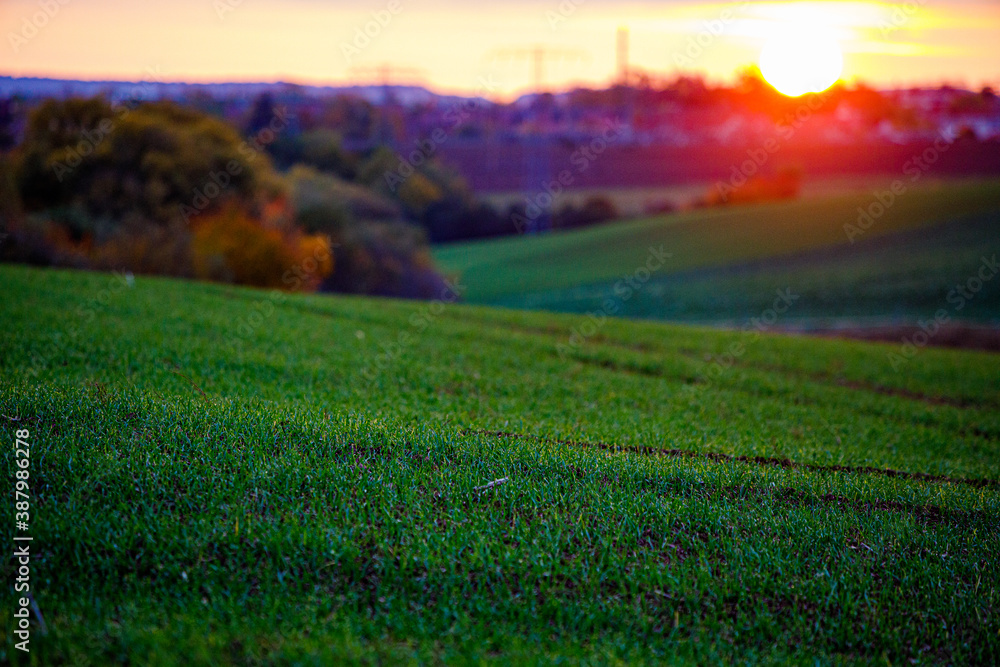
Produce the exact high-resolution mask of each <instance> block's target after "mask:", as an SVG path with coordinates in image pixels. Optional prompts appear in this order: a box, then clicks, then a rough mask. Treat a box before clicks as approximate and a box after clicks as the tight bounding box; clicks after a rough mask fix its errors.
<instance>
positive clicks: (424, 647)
mask: <svg viewBox="0 0 1000 667" xmlns="http://www.w3.org/2000/svg"><path fill="white" fill-rule="evenodd" d="M703 215H716V213H714V212H713V213H705V214H703ZM662 224H663V223H640V225H639V227H640V228H641V227H642V225H647V226H648V228H649V237H650V238H651V239H653V240H656V238H658V237H657V233H658V232H657V230H658V229H659V228H660V227H659V226H662ZM671 224H674V225H677V224H681V223H679V222H678V223H671ZM610 231H611V230H610V229H601V230H593V231H592V232H590V233H589V234H590V238H595V237H600V236H601V235H603V234H608V233H610ZM694 234H695V231H694V230H693V229H692V231H691V232H690V235H691V237H692V238H693V235H694ZM653 240H651V241H648V242H653ZM540 242H541V243H542V244H543V245H545V244H546V243H551V240H549V239H540ZM594 243H597V242H596V240H595V241H594ZM643 243H647V241H643ZM692 243H694V241H692ZM762 243H763V241H762ZM585 245H586V244H583V246H585ZM515 246H516V243H512V244H511V247H512V248H513V247H515ZM737 250H738V248H735V247H734V249H733V251H732V252H733V253H734V254H735V253H736V252H737ZM512 252H513V251H512ZM553 252H554V251H553ZM620 252H621V254H620V257H627V256H628V253H627V251H626V250H625V249H621V251H620ZM742 254H743V255H748V254H752V252H750V251H745V252H743V253H742ZM609 266H610V263H609ZM615 270H617V269H615ZM532 280H534V281H535V282H537V281H538V280H540V278H538V277H537V275H536V277H534V278H532ZM0 282H2V284H3V286H4V297H5V298H4V299H3V300H2V301H0V367H2V379H0V425H2V427H3V428H2V432H3V435H4V438H5V439H6V441H7V443H9V446H5V447H4V448H3V452H4V453H3V456H2V461H3V469H4V474H3V479H4V480H5V483H7V484H10V486H9V487H8V492H7V494H6V497H7V498H13V488H12V487H13V478H14V470H15V455H14V438H15V432H16V430H17V429H28V430H29V431H30V437H29V438H28V440H29V442H30V448H31V459H30V461H31V465H30V473H31V477H30V494H31V519H30V534H31V535H32V536H33V538H34V541H33V542H32V549H33V552H34V554H35V559H34V560H33V561H32V565H31V568H32V572H31V585H32V591H33V594H34V597H35V599H36V600H37V602H38V604H39V607H40V609H41V612H42V613H43V615H44V617H45V620H46V621H47V623H48V626H49V634H48V635H47V636H45V637H42V636H41V635H40V633H39V631H38V630H37V629H35V631H34V634H33V636H32V644H31V648H32V653H31V654H30V656H25V655H24V654H23V653H21V652H20V651H16V650H14V649H13V641H12V635H11V628H12V627H13V618H12V616H11V614H12V612H10V611H8V610H9V609H12V606H9V605H4V606H3V607H2V609H3V613H2V614H0V636H2V637H3V639H4V642H3V651H4V653H3V654H2V655H0V661H3V662H7V661H9V662H12V663H14V664H29V663H31V662H33V663H34V664H95V665H104V664H111V663H131V664H184V665H188V664H206V665H208V664H212V665H214V664H229V663H233V664H262V663H267V664H331V663H335V662H336V663H367V664H373V663H379V662H442V663H447V664H469V663H477V664H478V663H492V664H509V663H511V662H517V663H524V662H527V663H536V664H537V663H545V664H548V663H560V664H566V663H573V664H576V663H589V664H602V665H603V664H609V663H615V662H620V661H629V662H634V663H650V664H652V663H656V662H662V661H675V662H687V663H697V664H716V663H718V662H740V663H744V662H748V663H757V664H759V663H787V662H793V663H798V664H816V663H820V664H827V663H840V664H873V663H876V662H877V663H880V664H886V663H888V664H891V665H896V664H996V663H997V661H998V660H1000V594H998V590H997V584H998V582H1000V531H998V527H1000V456H998V450H1000V383H998V382H997V380H998V378H1000V357H998V356H996V355H990V354H985V353H975V352H959V351H946V350H938V349H930V348H927V349H922V350H920V351H919V352H918V353H917V354H916V355H915V356H914V357H913V358H912V359H911V360H909V361H908V362H907V363H905V364H903V365H902V366H901V367H899V368H898V370H894V368H893V364H892V363H891V362H890V359H889V357H888V353H889V352H891V351H894V350H896V349H897V347H895V346H885V345H876V344H865V343H856V342H843V341H828V340H814V339H803V338H796V337H789V336H773V335H764V336H760V337H759V338H755V337H752V336H749V335H748V334H745V333H740V332H724V331H713V330H709V329H701V328H695V327H690V328H689V327H681V326H668V325H662V324H656V323H649V322H631V321H624V320H607V321H605V322H604V323H603V324H601V325H600V326H596V327H595V331H593V333H592V334H591V335H590V336H589V337H585V340H583V341H582V342H581V341H580V338H579V334H578V333H577V334H576V336H575V337H574V331H576V332H579V331H580V330H581V329H584V328H585V327H586V326H587V323H588V321H589V320H587V319H586V318H581V317H578V316H571V315H552V314H546V313H531V312H514V311H503V310H493V309H490V308H485V307H477V306H458V305H443V304H431V303H415V302H395V301H385V300H372V299H361V298H343V297H327V296H319V295H283V296H276V295H273V294H270V293H267V292H261V291H254V290H248V289H236V288H230V287H226V286H220V285H206V284H194V283H184V282H179V281H172V280H166V279H156V278H146V277H138V278H136V280H135V284H134V286H132V287H127V286H125V285H124V283H123V282H121V281H119V280H118V279H117V278H115V277H113V276H109V275H104V274H92V273H75V272H68V271H42V270H33V269H28V268H24V267H12V266H4V267H0ZM482 285H484V286H485V285H487V283H482ZM480 289H485V287H481V288H480ZM255 313H256V314H257V315H255ZM574 342H575V343H578V344H573V343H574ZM734 343H737V344H739V343H741V344H742V345H743V346H742V348H733V347H732V346H733V344H734ZM734 349H739V351H738V352H736V353H733V354H731V355H730V356H729V357H725V356H724V355H725V354H726V352H727V351H730V352H732V350H734ZM503 478H506V479H507V481H506V483H503V484H500V485H497V486H495V487H493V488H491V489H486V490H477V487H482V486H484V485H486V484H487V483H489V482H491V481H492V480H497V479H503ZM7 480H11V481H9V482H8V481H7ZM11 502H12V503H13V501H11ZM9 511H11V512H13V507H11V508H10V510H9ZM2 525H3V531H4V535H3V537H4V541H5V543H7V544H12V542H11V538H12V533H14V526H13V524H12V522H11V521H5V522H3V524H2ZM4 562H5V563H8V564H7V565H6V569H5V574H7V575H8V581H13V575H14V567H15V566H14V561H13V560H7V559H5V561H4ZM13 598H14V593H13V591H11V592H10V595H9V599H13ZM29 658H30V660H29Z"/></svg>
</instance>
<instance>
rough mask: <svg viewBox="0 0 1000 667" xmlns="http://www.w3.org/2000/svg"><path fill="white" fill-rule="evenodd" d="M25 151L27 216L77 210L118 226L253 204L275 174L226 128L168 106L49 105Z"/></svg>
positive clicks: (32, 123) (22, 180)
mask: <svg viewBox="0 0 1000 667" xmlns="http://www.w3.org/2000/svg"><path fill="white" fill-rule="evenodd" d="M19 154H20V160H21V162H20V169H19V185H20V193H21V196H22V198H23V200H24V204H25V207H26V209H27V210H28V211H39V210H46V209H49V210H53V209H55V210H60V209H61V210H72V211H75V214H74V215H77V216H83V217H87V218H93V219H105V220H110V221H112V224H113V226H118V225H130V226H139V227H142V226H145V225H149V224H154V225H166V224H168V223H170V222H171V221H175V220H178V219H186V218H189V217H190V215H189V214H190V213H191V212H193V213H199V212H201V211H205V210H216V209H218V208H219V207H220V206H221V205H222V204H223V203H224V202H227V201H238V202H241V203H243V204H245V205H248V206H250V205H253V204H255V203H256V202H255V201H254V197H255V195H256V193H257V191H258V182H259V180H260V179H259V177H258V172H265V173H266V172H268V171H269V170H270V166H269V163H268V162H267V160H266V158H264V157H263V156H261V155H259V154H258V153H256V152H255V151H254V150H253V149H252V148H251V147H250V146H248V145H247V144H246V143H244V142H242V141H241V139H240V137H239V135H238V134H237V133H236V132H235V131H234V130H233V128H231V127H230V126H228V125H226V124H225V123H223V122H222V121H220V120H217V119H215V118H212V117H210V116H207V115H205V114H202V113H200V112H197V111H193V110H190V109H185V108H182V107H178V106H176V105H173V104H171V103H167V102H157V103H151V104H143V105H140V106H138V107H136V108H134V109H129V108H127V107H119V108H112V107H111V106H110V105H109V104H108V103H107V102H105V101H104V100H102V99H99V98H94V99H87V100H81V99H70V100H65V101H54V100H49V101H47V102H45V103H44V104H42V105H41V106H40V107H39V108H37V109H36V110H35V111H34V112H33V113H32V115H31V117H30V119H29V123H28V128H27V132H26V136H25V140H24V142H23V144H22V146H21V147H20V149H19ZM185 211H187V212H189V213H188V214H186V213H185Z"/></svg>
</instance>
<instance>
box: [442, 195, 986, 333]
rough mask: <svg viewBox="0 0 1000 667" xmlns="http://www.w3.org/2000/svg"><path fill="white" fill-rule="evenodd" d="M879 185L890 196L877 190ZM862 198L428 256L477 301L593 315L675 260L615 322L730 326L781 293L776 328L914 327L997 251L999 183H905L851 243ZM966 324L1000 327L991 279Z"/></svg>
mask: <svg viewBox="0 0 1000 667" xmlns="http://www.w3.org/2000/svg"><path fill="white" fill-rule="evenodd" d="M882 189H885V188H882ZM875 201H876V200H875V199H874V197H873V195H872V194H870V193H865V192H861V193H857V192H855V193H852V194H839V195H835V196H815V197H811V198H807V199H803V200H799V201H794V202H786V203H776V204H760V205H754V206H741V207H733V208H726V209H708V210H698V211H693V212H688V213H681V214H677V215H671V216H665V217H659V218H650V219H644V220H639V221H635V222H625V223H613V224H609V225H605V226H601V227H594V228H590V229H586V230H582V231H576V232H569V233H561V234H552V235H549V236H547V237H535V238H509V239H501V240H494V241H483V242H477V243H468V244H460V245H448V246H442V247H440V248H438V249H437V251H436V257H437V259H438V261H439V262H440V263H441V265H442V266H443V267H444V268H445V269H446V270H447V271H449V272H450V273H452V274H453V275H456V276H460V279H461V280H462V281H463V282H464V283H465V284H466V285H467V286H468V292H467V294H466V299H467V300H469V301H471V302H474V303H483V304H492V305H501V306H506V307H512V308H530V309H542V310H552V311H560V312H576V313H584V312H593V311H595V310H599V309H601V307H602V304H604V303H605V302H606V301H607V300H608V299H616V294H615V287H616V284H620V281H621V280H622V278H623V277H625V276H631V275H634V273H635V272H636V271H637V270H638V269H639V267H641V266H643V265H644V263H645V262H646V260H647V257H648V255H649V248H650V247H657V248H660V247H662V248H663V250H664V251H666V252H669V253H671V254H672V256H671V257H670V258H669V260H667V261H666V263H665V264H664V265H663V266H661V267H658V268H657V269H656V270H655V271H653V272H652V275H651V277H650V278H649V279H648V280H647V281H646V282H645V283H643V285H642V287H641V289H637V290H633V291H631V292H630V293H629V296H628V298H627V299H624V300H622V299H617V300H618V301H619V303H617V304H616V313H615V314H616V315H619V316H626V317H634V318H647V319H662V320H673V321H696V322H705V323H725V322H733V321H742V320H745V319H746V318H748V317H751V316H753V315H756V314H757V313H759V312H760V311H761V310H762V309H763V308H766V307H767V304H768V303H770V302H771V301H773V299H774V292H775V290H778V289H784V288H791V289H793V290H794V291H795V292H796V293H797V294H799V296H800V300H799V301H798V302H797V304H796V306H795V308H794V309H792V310H791V311H790V312H789V313H788V314H787V315H786V316H785V317H784V318H783V322H784V323H789V322H791V321H794V320H801V319H817V318H820V319H822V318H852V319H855V318H880V319H887V318H890V319H896V320H905V321H909V322H912V321H916V320H917V319H919V318H923V317H928V316H930V315H932V314H933V313H934V312H935V311H936V310H937V309H938V308H941V307H948V306H947V305H946V300H947V295H948V292H949V291H950V290H951V289H952V288H953V287H954V286H955V285H956V284H957V283H959V282H962V281H964V280H965V279H967V278H968V276H970V275H973V274H974V273H975V272H976V270H977V269H978V266H979V264H980V262H981V258H982V257H983V256H986V257H987V258H989V257H991V256H992V255H994V254H996V253H998V252H1000V182H997V181H995V180H994V181H992V182H985V181H965V182H947V183H933V184H930V183H928V184H918V185H917V186H913V187H912V188H911V189H910V190H909V191H908V192H906V193H905V194H904V195H903V196H901V197H899V198H898V199H897V201H896V202H895V203H894V204H893V205H892V206H890V207H889V208H888V210H887V211H886V212H885V214H884V215H882V216H881V217H879V218H878V219H876V220H875V222H874V224H873V225H872V226H871V227H870V228H869V229H868V230H867V231H865V232H864V233H863V234H861V235H859V236H856V237H855V239H854V241H855V242H854V243H850V242H849V239H848V235H847V233H846V232H845V230H844V226H845V225H856V222H857V219H858V215H859V214H858V207H859V206H862V207H866V208H867V207H868V206H869V205H870V204H871V203H872V202H875ZM956 315H960V316H961V317H962V318H963V319H967V320H972V321H979V322H992V323H995V322H997V321H1000V281H993V282H991V283H989V284H987V285H986V289H985V290H984V291H983V292H982V293H981V294H979V295H978V296H977V298H976V299H973V300H970V301H969V303H968V307H967V308H964V309H963V312H961V313H956Z"/></svg>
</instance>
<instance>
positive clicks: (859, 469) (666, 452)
mask: <svg viewBox="0 0 1000 667" xmlns="http://www.w3.org/2000/svg"><path fill="white" fill-rule="evenodd" d="M461 433H462V434H463V435H488V436H493V437H497V438H511V439H513V438H522V439H527V440H535V441H538V442H546V443H550V444H558V445H570V446H572V447H590V448H595V449H604V450H608V451H621V452H635V453H638V454H652V455H660V456H669V457H673V458H687V459H701V460H706V461H714V462H717V463H725V462H739V463H755V464H757V465H765V466H774V467H778V468H793V469H800V470H814V471H817V472H843V473H851V474H862V475H880V476H883V477H897V478H900V479H911V480H915V481H920V482H943V483H947V484H964V485H967V486H972V487H975V488H986V489H1000V481H998V480H993V479H969V478H964V477H949V476H947V475H929V474H927V473H921V472H905V471H902V470H893V469H891V468H873V467H870V466H840V465H819V464H816V463H796V462H795V461H791V460H789V459H781V458H776V457H767V456H734V455H731V454H720V453H716V452H705V453H701V452H689V451H685V450H683V449H662V448H658V447H640V446H635V445H614V444H609V443H606V442H587V441H583V440H560V439H557V438H545V437H542V436H538V435H528V434H525V433H512V432H508V431H489V430H473V429H464V430H463V431H461Z"/></svg>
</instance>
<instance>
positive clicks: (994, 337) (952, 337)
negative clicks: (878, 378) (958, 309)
mask: <svg viewBox="0 0 1000 667" xmlns="http://www.w3.org/2000/svg"><path fill="white" fill-rule="evenodd" d="M922 331H923V330H922V329H921V328H920V327H917V326H896V325H883V326H856V327H851V326H848V327H836V328H830V329H810V330H803V331H794V333H804V334H808V335H810V336H821V337H823V338H850V339H853V340H870V341H882V342H886V343H900V344H902V343H903V341H904V340H913V336H914V335H915V334H917V333H919V332H922ZM789 333H793V332H792V331H791V330H789ZM927 345H929V346H932V347H952V348H957V349H962V350H985V351H987V352H1000V328H997V327H986V326H976V325H972V324H944V325H941V328H940V329H938V331H936V332H935V333H934V335H933V336H929V337H928V339H927Z"/></svg>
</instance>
